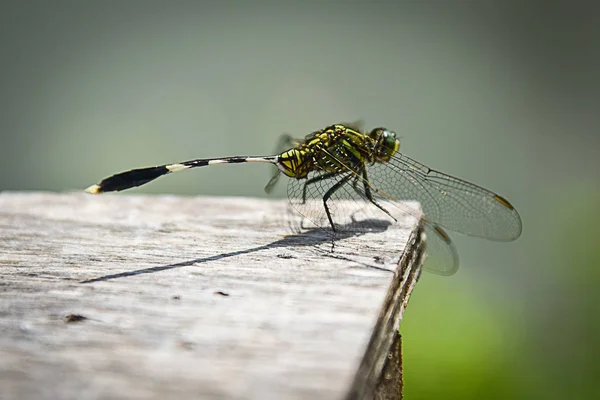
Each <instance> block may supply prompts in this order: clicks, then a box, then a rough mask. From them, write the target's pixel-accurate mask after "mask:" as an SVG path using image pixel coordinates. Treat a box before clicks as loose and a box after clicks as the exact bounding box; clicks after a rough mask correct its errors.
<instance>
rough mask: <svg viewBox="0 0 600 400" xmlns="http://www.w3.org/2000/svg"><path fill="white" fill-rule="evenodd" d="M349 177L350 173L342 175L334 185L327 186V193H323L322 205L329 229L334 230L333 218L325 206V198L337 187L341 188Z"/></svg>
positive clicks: (350, 176)
mask: <svg viewBox="0 0 600 400" xmlns="http://www.w3.org/2000/svg"><path fill="white" fill-rule="evenodd" d="M350 178H352V174H351V173H350V174H348V175H346V176H344V177H343V178H342V179H340V180H339V181H338V182H337V183H336V184H335V185H333V186H332V187H331V188H329V190H328V191H327V193H325V196H323V206H324V207H325V212H326V213H327V219H329V224H330V225H331V229H332V230H333V231H334V232H335V231H336V229H335V225H334V224H333V218H331V212H330V211H329V207H327V200H329V198H330V197H331V196H332V195H333V194H334V193H335V192H337V191H338V190H339V188H341V187H342V186H344V185H345V184H346V183H347V182H348V181H349V180H350Z"/></svg>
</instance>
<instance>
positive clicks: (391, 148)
mask: <svg viewBox="0 0 600 400" xmlns="http://www.w3.org/2000/svg"><path fill="white" fill-rule="evenodd" d="M369 138H370V139H371V143H372V150H373V158H374V161H379V162H386V161H389V160H390V158H392V156H393V155H394V154H396V152H397V151H398V149H399V148H400V141H399V140H398V138H396V133H395V132H392V131H390V130H389V129H386V128H375V129H373V130H372V131H371V133H369Z"/></svg>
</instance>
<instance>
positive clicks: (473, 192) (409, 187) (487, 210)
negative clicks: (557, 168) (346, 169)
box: [369, 153, 522, 241]
mask: <svg viewBox="0 0 600 400" xmlns="http://www.w3.org/2000/svg"><path fill="white" fill-rule="evenodd" d="M369 174H370V176H371V178H370V181H371V182H372V183H373V185H374V186H375V187H377V189H379V190H380V191H381V192H382V195H384V196H390V197H392V198H395V199H406V200H416V201H418V202H419V203H420V204H421V207H422V209H423V213H424V214H425V216H426V217H427V218H428V219H429V220H431V221H432V222H434V223H435V224H438V225H440V226H443V227H445V228H447V229H449V230H452V231H456V232H460V233H463V234H465V235H470V236H477V237H482V238H485V239H490V240H498V241H510V240H515V239H516V238H518V237H519V236H520V234H521V230H522V224H521V217H520V216H519V213H518V212H517V210H515V208H514V207H513V206H512V205H511V204H510V203H509V202H508V200H506V199H504V198H503V197H502V196H500V195H498V194H496V193H493V192H491V191H489V190H487V189H484V188H482V187H480V186H477V185H474V184H472V183H469V182H467V181H464V180H462V179H459V178H455V177H453V176H450V175H447V174H444V173H442V172H439V171H436V170H433V169H430V168H428V167H427V166H425V165H423V164H421V163H419V162H417V161H415V160H413V159H411V158H409V157H407V156H405V155H403V154H399V153H398V154H397V155H395V156H394V157H393V158H392V159H391V160H390V161H389V162H386V163H376V164H373V165H371V166H370V167H369Z"/></svg>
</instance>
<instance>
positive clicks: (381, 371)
mask: <svg viewBox="0 0 600 400" xmlns="http://www.w3.org/2000/svg"><path fill="white" fill-rule="evenodd" d="M423 229H424V228H423V224H422V222H421V223H419V225H418V227H417V229H415V230H414V231H413V232H412V234H411V236H410V237H409V240H408V243H407V244H406V249H405V250H404V252H403V254H402V257H401V258H400V260H399V261H398V267H397V269H396V271H395V273H394V278H393V280H392V283H391V284H390V287H389V289H388V293H387V295H386V298H385V300H384V302H383V305H382V308H381V311H380V313H379V317H378V318H377V323H376V324H375V328H374V330H373V334H372V335H371V338H370V340H369V343H368V345H367V348H366V350H365V355H364V356H363V359H362V361H361V364H360V366H359V368H358V371H357V372H356V375H355V377H354V381H353V383H352V386H351V388H350V391H349V393H348V395H347V396H346V399H348V400H350V399H352V400H354V399H373V398H376V399H401V398H402V388H403V379H402V353H401V335H400V333H399V331H398V329H399V327H400V323H401V321H402V317H403V315H404V310H405V309H406V307H407V305H408V301H409V298H410V295H411V293H412V290H413V289H414V287H415V285H416V283H417V281H418V279H419V277H420V275H421V267H422V264H423V261H424V254H425V241H424V240H423Z"/></svg>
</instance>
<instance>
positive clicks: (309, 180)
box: [302, 171, 339, 204]
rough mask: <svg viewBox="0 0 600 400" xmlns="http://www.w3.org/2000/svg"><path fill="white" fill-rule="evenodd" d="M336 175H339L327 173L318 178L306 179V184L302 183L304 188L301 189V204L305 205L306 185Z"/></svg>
mask: <svg viewBox="0 0 600 400" xmlns="http://www.w3.org/2000/svg"><path fill="white" fill-rule="evenodd" d="M337 174H339V172H336V171H334V172H327V173H325V174H321V175H319V176H314V177H312V178H310V179H307V180H306V182H304V187H303V188H302V204H304V203H306V189H307V188H308V185H310V184H313V183H316V182H319V181H322V180H323V179H328V178H331V177H332V176H335V175H337Z"/></svg>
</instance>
